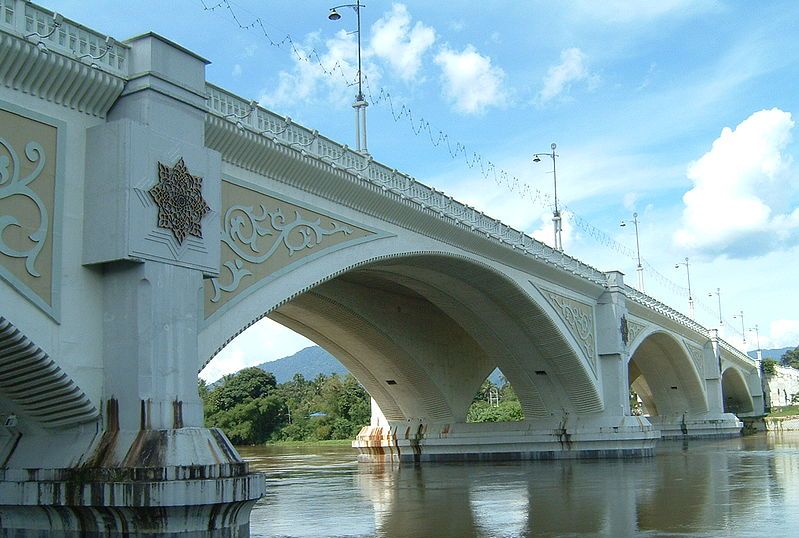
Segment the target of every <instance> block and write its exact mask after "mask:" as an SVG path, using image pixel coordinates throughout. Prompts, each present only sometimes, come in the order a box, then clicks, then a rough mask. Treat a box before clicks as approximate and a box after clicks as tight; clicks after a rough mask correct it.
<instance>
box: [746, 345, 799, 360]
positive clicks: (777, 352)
mask: <svg viewBox="0 0 799 538" xmlns="http://www.w3.org/2000/svg"><path fill="white" fill-rule="evenodd" d="M792 349H796V347H780V348H776V349H763V350H761V351H762V354H763V358H764V359H774V360H775V361H779V360H780V359H781V358H782V356H783V355H784V354H785V352H786V351H790V350H792ZM747 355H749V356H750V357H752V358H753V359H756V358H757V351H749V352H748V353H747Z"/></svg>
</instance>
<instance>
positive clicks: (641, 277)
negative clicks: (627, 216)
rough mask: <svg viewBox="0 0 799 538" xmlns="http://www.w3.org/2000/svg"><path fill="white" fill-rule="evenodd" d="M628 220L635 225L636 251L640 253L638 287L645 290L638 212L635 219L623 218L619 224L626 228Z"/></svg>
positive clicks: (637, 268)
mask: <svg viewBox="0 0 799 538" xmlns="http://www.w3.org/2000/svg"><path fill="white" fill-rule="evenodd" d="M628 222H632V223H633V224H634V225H635V253H636V254H637V255H638V267H636V268H635V270H636V271H637V272H638V288H639V289H640V290H641V291H644V267H643V266H642V265H641V245H640V243H639V242H638V213H633V220H623V221H621V223H619V226H621V227H622V228H624V227H625V226H627V223H628Z"/></svg>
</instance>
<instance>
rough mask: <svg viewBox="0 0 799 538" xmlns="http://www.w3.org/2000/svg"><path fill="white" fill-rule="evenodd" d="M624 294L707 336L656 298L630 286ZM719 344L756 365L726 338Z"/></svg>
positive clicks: (733, 355)
mask: <svg viewBox="0 0 799 538" xmlns="http://www.w3.org/2000/svg"><path fill="white" fill-rule="evenodd" d="M625 294H626V295H627V298H628V299H631V300H632V301H634V302H636V303H638V304H640V305H642V306H645V307H647V308H649V309H650V310H654V311H655V312H657V313H659V314H661V315H662V316H665V317H667V318H668V319H671V320H673V321H676V322H677V323H680V324H681V325H684V326H685V327H688V328H689V329H691V330H693V331H695V332H697V333H699V334H701V335H705V336H707V335H708V334H709V333H710V330H709V329H708V328H706V327H705V326H703V325H701V324H699V323H697V322H696V321H694V320H693V319H691V318H689V317H688V316H686V315H685V314H683V313H681V312H679V311H678V310H675V309H674V308H672V307H670V306H668V305H665V304H663V303H661V302H660V301H658V300H657V299H655V298H653V297H650V296H649V295H647V294H645V293H643V292H641V291H639V290H637V289H635V288H632V287H630V286H626V289H625ZM719 346H721V348H722V349H723V350H724V351H726V352H727V353H728V354H729V355H730V356H731V357H732V358H733V359H735V360H738V361H739V362H741V363H743V364H744V365H746V366H747V367H750V368H754V367H756V363H755V360H754V359H752V357H750V356H749V355H747V354H746V353H744V352H742V351H740V350H739V349H738V348H736V347H734V346H733V345H732V344H730V343H729V342H727V341H726V340H724V339H722V338H719Z"/></svg>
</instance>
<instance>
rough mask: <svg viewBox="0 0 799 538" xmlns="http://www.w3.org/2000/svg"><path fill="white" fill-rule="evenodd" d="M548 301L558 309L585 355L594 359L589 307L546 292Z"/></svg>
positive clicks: (592, 323) (592, 321)
mask: <svg viewBox="0 0 799 538" xmlns="http://www.w3.org/2000/svg"><path fill="white" fill-rule="evenodd" d="M548 296H549V300H550V302H551V303H552V304H553V305H554V306H555V307H556V308H557V309H558V310H559V313H560V316H561V318H563V321H565V322H566V325H567V326H568V327H569V329H571V331H572V334H573V335H574V336H575V337H576V338H577V340H578V341H579V343H580V345H581V347H582V348H583V350H584V351H585V354H586V356H587V357H588V358H589V359H591V360H592V361H593V359H594V330H593V328H594V320H593V318H592V316H591V310H590V307H589V306H587V305H582V304H580V303H578V302H576V301H572V300H570V299H567V298H566V297H561V296H560V295H557V294H555V293H548Z"/></svg>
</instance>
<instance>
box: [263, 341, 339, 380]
mask: <svg viewBox="0 0 799 538" xmlns="http://www.w3.org/2000/svg"><path fill="white" fill-rule="evenodd" d="M258 368H260V369H261V370H264V371H265V372H272V373H273V374H274V375H275V379H276V380H277V382H278V383H285V382H286V381H291V378H293V377H294V374H302V376H303V377H304V378H305V379H313V378H315V377H316V376H318V375H319V374H325V375H330V374H339V375H345V374H347V369H346V368H344V365H342V364H341V363H340V362H338V360H337V359H336V358H335V357H334V356H333V355H331V354H330V353H328V352H327V351H325V350H324V349H322V348H321V347H319V346H311V347H306V348H305V349H301V350H299V351H298V352H297V353H295V354H294V355H289V356H288V357H283V358H282V359H277V360H275V361H270V362H263V363H261V364H259V365H258Z"/></svg>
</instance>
